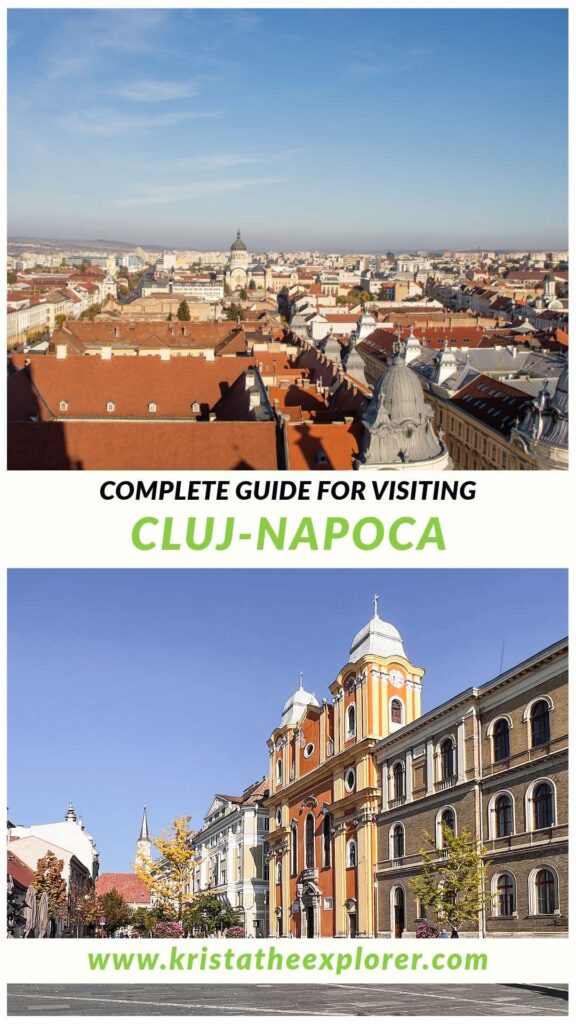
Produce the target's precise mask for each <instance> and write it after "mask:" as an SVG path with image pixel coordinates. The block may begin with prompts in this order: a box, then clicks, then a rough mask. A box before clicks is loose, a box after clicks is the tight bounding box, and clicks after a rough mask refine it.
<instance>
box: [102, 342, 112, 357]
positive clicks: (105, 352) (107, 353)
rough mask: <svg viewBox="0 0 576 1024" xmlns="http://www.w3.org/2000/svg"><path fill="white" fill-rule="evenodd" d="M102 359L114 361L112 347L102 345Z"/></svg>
mask: <svg viewBox="0 0 576 1024" xmlns="http://www.w3.org/2000/svg"><path fill="white" fill-rule="evenodd" d="M100 358H101V359H112V345H102V348H101V349H100Z"/></svg>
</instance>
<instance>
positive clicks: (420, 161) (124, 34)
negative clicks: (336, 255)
mask: <svg viewBox="0 0 576 1024" xmlns="http://www.w3.org/2000/svg"><path fill="white" fill-rule="evenodd" d="M9 114H10V121H9V125H10V127H9V165H10V166H9V181H10V194H9V232H10V234H12V235H33V236H44V237H46V236H50V237H54V236H57V237H60V238H104V239H119V240H123V241H129V242H135V243H139V244H144V245H145V244H147V243H148V244H160V245H166V246H168V245H175V246H181V247H199V248H211V247H219V248H223V247H227V246H229V245H230V242H231V240H232V239H233V237H234V233H235V231H236V228H237V226H240V227H241V228H242V231H243V235H244V237H245V240H246V242H247V244H248V247H249V249H251V250H252V251H258V250H260V249H265V248H278V249H291V248H297V247H310V248H319V249H322V250H326V249H328V250H331V249H340V250H348V251H350V250H351V251H357V250H363V249H364V250H370V249H373V250H386V249H388V248H393V249H395V248H396V249H397V248H410V247H414V248H434V247H466V248H473V247H475V246H477V245H481V246H483V247H527V248H529V247H531V248H541V247H565V245H566V239H567V224H566V218H567V212H566V211H567V150H566V130H567V12H566V11H564V10H547V9H541V10H537V9H533V10H530V9H528V10H526V9H524V10H522V9H516V10H515V9H503V10H498V9H494V10H490V9H471V10H468V9H443V10H434V9H431V10H426V9H414V10H386V9H384V10H382V9H381V10H290V9H288V10H214V11H209V10H185V9H182V10H154V9H134V10H130V9H123V10H114V9H110V10H102V9H101V10H74V9H72V10H65V9H60V10H49V9H48V10H47V9H42V8H40V9H33V10H13V11H11V12H10V13H9Z"/></svg>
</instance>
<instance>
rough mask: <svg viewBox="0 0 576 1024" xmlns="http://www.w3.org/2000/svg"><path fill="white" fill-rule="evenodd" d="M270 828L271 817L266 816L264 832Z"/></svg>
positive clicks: (263, 824) (263, 826) (263, 825)
mask: <svg viewBox="0 0 576 1024" xmlns="http://www.w3.org/2000/svg"><path fill="white" fill-rule="evenodd" d="M269 828H270V818H264V819H263V820H262V829H263V831H264V832H268V830H269Z"/></svg>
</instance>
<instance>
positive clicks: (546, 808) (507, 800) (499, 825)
mask: <svg viewBox="0 0 576 1024" xmlns="http://www.w3.org/2000/svg"><path fill="white" fill-rule="evenodd" d="M525 804H526V811H525V819H526V831H527V832H537V831H538V830H539V829H542V828H552V827H553V826H554V825H555V824H556V821H557V815H556V791H555V788H554V785H553V783H552V782H550V781H549V780H548V779H539V780H538V781H536V782H533V783H532V784H531V785H530V786H529V787H528V789H527V790H526V794H525ZM444 829H449V830H450V831H451V832H454V834H456V829H457V821H456V812H455V810H454V808H453V807H444V808H442V809H441V810H440V811H438V814H437V815H436V831H435V836H436V846H437V849H439V850H441V849H442V848H443V846H444ZM515 831H516V828H515V805H514V797H513V796H512V794H511V793H508V792H506V793H499V794H495V795H494V796H493V797H492V798H491V800H490V803H489V804H488V838H489V839H500V838H504V837H506V836H511V835H514V834H515ZM405 835H406V833H405V827H404V825H403V824H402V822H396V823H395V824H394V825H391V826H390V830H389V857H390V858H394V859H397V858H400V857H403V856H404V853H405V845H406V843H405Z"/></svg>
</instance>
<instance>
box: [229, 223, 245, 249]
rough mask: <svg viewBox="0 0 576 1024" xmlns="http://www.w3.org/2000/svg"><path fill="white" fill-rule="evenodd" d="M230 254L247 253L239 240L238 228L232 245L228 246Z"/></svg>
mask: <svg viewBox="0 0 576 1024" xmlns="http://www.w3.org/2000/svg"><path fill="white" fill-rule="evenodd" d="M230 252H247V249H246V246H245V245H244V242H243V241H242V239H241V238H240V228H238V231H237V232H236V238H235V240H234V241H233V242H232V245H231V246H230Z"/></svg>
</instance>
